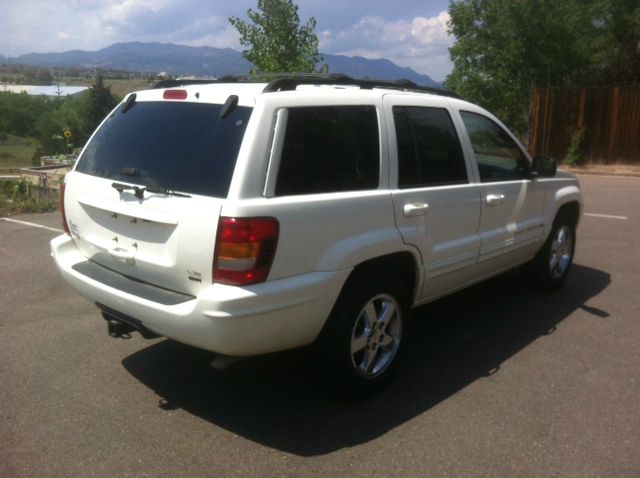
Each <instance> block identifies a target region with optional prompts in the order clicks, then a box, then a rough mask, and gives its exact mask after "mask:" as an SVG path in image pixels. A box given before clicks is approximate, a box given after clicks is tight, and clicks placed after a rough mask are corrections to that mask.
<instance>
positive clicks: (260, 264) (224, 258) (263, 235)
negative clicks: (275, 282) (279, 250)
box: [213, 217, 280, 285]
mask: <svg viewBox="0 0 640 478" xmlns="http://www.w3.org/2000/svg"><path fill="white" fill-rule="evenodd" d="M279 230H280V227H279V225H278V221H277V220H276V219H274V218H233V217H221V218H220V226H219V228H218V240H217V244H216V254H215V259H214V264H213V276H214V279H215V281H216V282H221V283H223V284H231V285H249V284H256V283H258V282H264V281H265V280H267V276H268V275H269V270H270V269H271V264H272V262H273V257H274V256H275V253H276V245H277V243H278V233H279Z"/></svg>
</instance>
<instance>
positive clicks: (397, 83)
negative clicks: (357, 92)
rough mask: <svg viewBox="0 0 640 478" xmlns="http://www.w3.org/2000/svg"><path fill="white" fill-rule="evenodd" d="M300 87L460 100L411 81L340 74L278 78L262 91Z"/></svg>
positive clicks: (441, 90)
mask: <svg viewBox="0 0 640 478" xmlns="http://www.w3.org/2000/svg"><path fill="white" fill-rule="evenodd" d="M300 85H337V86H358V87H360V88H363V89H373V88H385V89H390V90H400V91H416V92H420V93H431V94H434V95H440V96H449V97H451V98H460V95H458V94H457V93H455V92H453V91H450V90H445V89H441V88H434V87H431V86H421V85H417V84H416V83H414V82H413V81H411V80H406V79H402V80H364V79H354V78H351V77H349V76H346V75H342V74H332V75H318V76H291V77H288V78H279V79H277V80H273V81H272V82H270V83H269V84H268V85H267V86H266V87H265V88H264V90H262V91H263V92H264V93H271V92H276V91H292V90H295V89H296V88H297V87H298V86H300Z"/></svg>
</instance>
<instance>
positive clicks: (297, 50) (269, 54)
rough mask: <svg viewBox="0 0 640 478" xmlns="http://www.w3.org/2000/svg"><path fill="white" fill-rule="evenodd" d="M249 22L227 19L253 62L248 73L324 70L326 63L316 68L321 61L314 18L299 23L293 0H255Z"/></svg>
mask: <svg viewBox="0 0 640 478" xmlns="http://www.w3.org/2000/svg"><path fill="white" fill-rule="evenodd" d="M247 16H248V17H249V19H250V20H251V23H247V22H245V21H243V20H240V19H239V18H238V17H231V18H229V22H230V23H231V25H233V26H234V27H235V28H236V29H237V30H238V33H240V43H241V44H242V46H244V47H248V49H247V50H244V51H243V52H242V54H243V56H244V57H245V58H246V59H247V60H249V61H250V62H251V63H252V64H253V68H252V69H251V73H253V74H260V73H281V72H298V73H314V72H319V73H326V72H327V71H328V67H327V65H326V64H325V65H323V66H322V67H320V69H319V70H316V67H317V65H318V63H320V62H321V61H322V60H323V57H322V55H321V54H320V52H319V51H318V37H317V36H316V34H315V31H314V30H315V27H316V20H315V18H313V17H311V18H310V19H309V21H308V22H307V24H306V25H304V26H300V17H299V16H298V6H297V5H295V4H294V3H293V1H292V0H258V9H257V10H253V9H249V10H248V11H247Z"/></svg>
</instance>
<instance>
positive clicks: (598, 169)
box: [558, 164, 640, 177]
mask: <svg viewBox="0 0 640 478" xmlns="http://www.w3.org/2000/svg"><path fill="white" fill-rule="evenodd" d="M558 169H560V170H561V171H568V172H570V173H574V174H598V175H605V176H635V177H640V164H587V165H585V166H574V167H570V166H566V165H560V166H558Z"/></svg>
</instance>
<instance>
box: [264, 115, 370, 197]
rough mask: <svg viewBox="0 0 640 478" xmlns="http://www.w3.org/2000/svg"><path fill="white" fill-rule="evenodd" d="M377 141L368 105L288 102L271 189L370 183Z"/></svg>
mask: <svg viewBox="0 0 640 478" xmlns="http://www.w3.org/2000/svg"><path fill="white" fill-rule="evenodd" d="M379 143H380V141H379V136H378V117H377V114H376V109H375V107H374V106H326V107H324V106H323V107H301V108H291V109H290V110H289V118H288V120H287V130H286V134H285V140H284V147H283V151H282V156H281V158H280V168H279V171H278V179H277V182H276V191H275V193H276V195H277V196H286V195H295V194H314V193H329V192H340V191H357V190H364V189H375V188H377V187H378V178H379V174H380V173H379V170H380V166H379V164H380V146H379Z"/></svg>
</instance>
